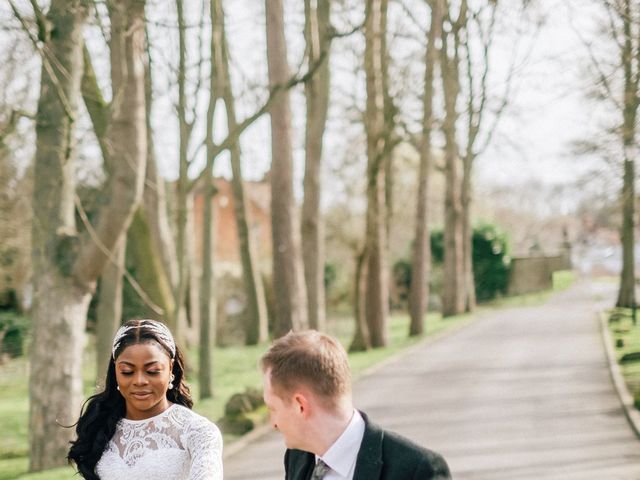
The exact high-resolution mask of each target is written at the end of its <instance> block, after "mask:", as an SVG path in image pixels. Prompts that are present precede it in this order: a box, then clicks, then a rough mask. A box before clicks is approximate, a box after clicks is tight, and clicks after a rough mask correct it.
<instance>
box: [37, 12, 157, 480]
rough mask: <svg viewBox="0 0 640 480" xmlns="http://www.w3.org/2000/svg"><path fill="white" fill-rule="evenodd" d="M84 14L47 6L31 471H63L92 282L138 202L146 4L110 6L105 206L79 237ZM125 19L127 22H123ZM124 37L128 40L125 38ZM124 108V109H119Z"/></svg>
mask: <svg viewBox="0 0 640 480" xmlns="http://www.w3.org/2000/svg"><path fill="white" fill-rule="evenodd" d="M87 11H88V5H87V4H86V3H85V2H81V1H62V0H53V1H52V3H51V7H50V9H49V12H48V14H47V20H48V21H49V22H51V25H52V32H55V35H52V36H51V38H47V39H45V41H46V43H47V45H46V47H47V48H46V49H45V50H46V52H47V53H46V55H45V58H43V69H42V75H41V90H40V99H39V101H38V116H37V118H38V121H37V124H36V160H35V170H34V181H35V186H34V196H33V211H34V215H35V218H34V222H33V264H34V277H33V278H34V287H35V301H34V307H33V315H32V319H33V325H34V327H33V329H34V331H33V344H32V345H33V346H32V354H31V358H30V361H31V365H30V379H29V394H30V411H29V431H30V439H29V440H30V456H29V459H30V470H32V471H36V470H43V469H46V468H51V467H56V466H62V465H64V464H65V463H66V461H65V457H66V453H67V450H68V446H69V445H68V442H69V440H70V439H71V437H72V435H73V432H72V430H71V429H62V428H60V427H59V424H63V425H71V424H73V422H74V421H75V419H77V416H78V415H79V413H80V402H81V399H82V364H83V362H82V361H81V359H82V349H83V346H84V328H85V324H86V314H87V309H88V305H89V300H90V298H91V293H92V291H93V289H94V287H95V282H96V280H97V278H98V276H99V275H100V274H101V272H102V270H103V269H104V267H105V265H106V263H107V262H108V254H107V252H112V251H113V250H114V248H115V245H116V243H117V241H118V239H119V238H121V236H122V235H123V232H124V231H126V228H127V227H128V225H129V222H130V220H131V215H132V214H133V210H134V208H135V205H136V203H137V202H138V201H139V199H140V196H141V193H142V181H143V179H144V162H145V158H146V141H145V140H146V131H145V130H146V129H145V123H144V82H143V74H142V70H143V65H142V58H141V57H142V46H143V44H144V30H143V18H144V2H140V1H137V2H133V1H118V2H114V3H113V4H110V16H111V25H112V34H111V38H112V44H111V50H112V55H111V60H112V66H111V70H112V82H113V91H114V92H115V93H114V99H117V101H115V102H114V106H113V108H112V117H111V121H110V127H109V140H110V145H111V148H112V156H111V159H112V162H113V168H114V170H113V175H112V176H111V177H110V178H109V181H108V183H107V186H106V188H107V190H108V193H107V194H108V196H109V198H111V199H113V200H112V202H111V203H110V204H108V205H105V206H104V207H103V208H102V209H101V210H100V212H99V213H98V222H97V225H96V226H95V229H94V228H93V227H92V233H91V235H88V236H86V237H83V238H80V239H79V238H78V236H77V233H76V226H75V215H74V201H75V197H76V193H75V180H74V170H75V166H74V157H75V140H74V135H75V132H74V125H73V124H74V121H75V118H76V112H77V101H78V96H79V93H80V84H81V78H82V73H83V67H82V66H83V60H82V48H83V40H82V28H83V25H84V22H85V19H86V16H87ZM125 12H126V14H125ZM125 32H126V35H125ZM123 105H126V107H127V108H123Z"/></svg>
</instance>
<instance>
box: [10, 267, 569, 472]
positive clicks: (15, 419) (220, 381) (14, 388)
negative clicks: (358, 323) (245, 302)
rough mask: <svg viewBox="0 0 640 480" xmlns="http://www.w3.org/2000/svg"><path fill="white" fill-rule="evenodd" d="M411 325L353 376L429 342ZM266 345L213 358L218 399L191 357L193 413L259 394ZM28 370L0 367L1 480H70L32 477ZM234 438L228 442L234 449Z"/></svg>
mask: <svg viewBox="0 0 640 480" xmlns="http://www.w3.org/2000/svg"><path fill="white" fill-rule="evenodd" d="M572 281H573V275H572V274H570V273H562V274H561V275H560V276H559V279H558V281H555V279H554V291H556V290H560V289H563V288H566V287H567V286H568V285H569V284H570V283H571V282H572ZM550 293H551V291H548V292H544V293H542V294H532V295H523V296H519V297H507V298H503V299H500V300H498V301H496V302H493V303H492V304H491V305H490V306H491V307H494V308H495V307H504V306H507V307H515V306H522V305H531V304H538V303H542V302H544V301H545V300H546V299H547V298H548V296H549V295H550ZM471 319H472V316H470V315H461V316H457V317H450V318H447V319H442V317H441V316H440V315H439V314H429V315H427V316H426V317H425V335H426V336H429V335H433V334H435V333H438V332H441V331H443V330H446V329H449V328H452V327H454V326H455V325H457V324H459V323H461V322H465V321H470V320H471ZM353 328H354V325H353V319H352V318H351V317H350V316H349V315H348V314H340V315H334V316H333V317H330V318H329V321H328V330H329V332H330V333H332V334H333V335H335V336H336V337H338V338H339V339H340V340H341V342H342V343H343V345H345V347H348V345H349V342H350V340H351V338H352V336H353ZM408 331H409V319H408V317H407V315H406V314H405V313H398V314H393V315H391V317H390V321H389V330H388V334H389V337H388V340H389V346H388V347H386V348H381V349H375V350H371V351H368V352H357V353H352V354H350V355H349V357H350V362H351V366H352V370H353V372H354V375H356V376H357V375H358V374H359V373H361V372H362V371H364V370H366V369H367V368H369V367H370V366H372V365H374V364H376V363H378V362H380V361H382V360H385V359H386V358H388V357H390V356H392V355H394V354H396V353H398V352H400V351H402V350H404V349H406V348H408V347H410V346H412V345H414V344H416V343H418V342H419V341H420V340H422V339H423V338H424V337H411V338H410V337H408V335H407V333H408ZM266 348H267V345H258V346H253V347H225V348H218V349H216V350H215V352H214V360H213V361H214V379H215V386H214V393H215V398H213V399H207V400H202V401H201V400H198V385H197V381H196V379H197V372H196V371H195V370H193V368H194V367H196V366H197V365H198V362H197V352H196V351H195V350H194V351H189V352H188V366H190V367H191V369H192V370H190V372H189V374H188V380H189V383H190V385H191V387H192V394H193V397H194V399H196V401H195V407H194V410H195V411H196V412H198V413H200V414H201V415H204V416H206V417H207V418H210V419H211V420H213V421H215V420H217V419H218V418H220V417H221V416H222V414H223V412H224V405H225V403H226V402H227V400H228V399H229V397H230V396H231V395H233V394H234V393H237V392H240V391H243V390H245V389H246V388H247V387H254V388H260V387H261V376H260V372H259V371H258V368H257V364H258V359H259V358H260V356H261V355H262V353H263V352H264V351H265V350H266ZM94 355H95V349H94V347H93V342H91V341H90V342H89V345H88V347H87V351H86V353H85V357H86V358H87V359H91V358H93V356H94ZM27 379H28V364H27V361H26V359H24V358H20V359H16V360H12V361H11V362H9V363H8V364H6V365H3V366H1V367H0V432H2V435H0V480H13V479H20V480H70V479H72V478H77V477H73V475H74V471H73V470H72V469H71V468H61V469H55V470H48V471H46V472H42V473H38V474H27V468H28V459H27V452H28V446H27V442H28V431H27V422H28V389H27ZM84 380H85V394H86V396H89V395H91V393H92V392H93V388H94V387H93V386H94V384H95V366H94V362H92V361H87V362H85V369H84ZM233 440H234V438H233V437H231V436H225V442H226V443H229V442H231V441H233Z"/></svg>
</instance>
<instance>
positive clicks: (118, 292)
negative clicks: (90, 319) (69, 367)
mask: <svg viewBox="0 0 640 480" xmlns="http://www.w3.org/2000/svg"><path fill="white" fill-rule="evenodd" d="M126 247H127V237H126V235H122V237H121V238H120V240H118V243H116V247H115V249H114V252H113V256H114V260H115V262H109V263H108V264H107V265H106V267H105V269H104V272H102V277H101V280H100V299H99V301H98V308H97V312H96V365H97V370H96V385H99V387H98V388H101V387H104V380H105V373H106V371H107V365H108V364H109V359H110V358H111V345H112V342H113V336H114V335H115V334H116V330H117V329H118V327H119V326H120V324H121V323H122V277H123V272H124V268H125V267H124V258H125V250H126Z"/></svg>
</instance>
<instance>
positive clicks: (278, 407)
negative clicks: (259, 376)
mask: <svg viewBox="0 0 640 480" xmlns="http://www.w3.org/2000/svg"><path fill="white" fill-rule="evenodd" d="M291 397H292V398H289V397H285V398H283V397H282V396H281V395H280V394H278V392H276V391H275V390H274V388H273V385H272V384H271V371H270V370H268V371H266V372H265V374H264V403H265V405H266V406H267V408H268V409H269V415H270V417H271V425H273V428H275V429H277V430H278V431H280V433H281V434H282V436H283V437H284V442H285V444H286V446H287V448H301V447H302V444H301V443H302V442H301V437H302V434H301V432H302V423H301V422H302V421H303V416H302V414H301V412H300V409H299V406H298V405H297V404H296V402H295V401H294V400H293V395H292V396H291Z"/></svg>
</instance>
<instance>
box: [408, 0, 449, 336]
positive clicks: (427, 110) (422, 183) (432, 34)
mask: <svg viewBox="0 0 640 480" xmlns="http://www.w3.org/2000/svg"><path fill="white" fill-rule="evenodd" d="M430 5H431V26H430V28H429V33H428V34H427V47H426V55H425V70H424V92H423V96H422V109H423V117H422V137H421V139H420V172H419V175H418V200H417V202H416V234H415V239H414V241H413V257H412V261H411V286H410V291H409V316H410V318H411V323H410V325H409V335H410V336H415V335H422V334H423V333H424V315H425V313H426V310H427V305H428V301H429V273H430V270H431V247H430V245H431V243H430V233H429V208H428V205H429V178H430V172H431V129H432V127H433V79H434V71H435V65H436V61H437V57H438V51H437V48H436V40H437V38H438V36H439V34H440V22H441V19H440V4H439V1H438V0H431V1H430Z"/></svg>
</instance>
